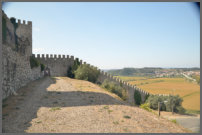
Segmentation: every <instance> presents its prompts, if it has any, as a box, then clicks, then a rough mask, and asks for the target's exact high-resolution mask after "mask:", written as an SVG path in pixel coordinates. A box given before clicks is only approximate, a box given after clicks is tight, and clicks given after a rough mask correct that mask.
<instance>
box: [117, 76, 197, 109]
mask: <svg viewBox="0 0 202 135" xmlns="http://www.w3.org/2000/svg"><path fill="white" fill-rule="evenodd" d="M117 77H119V78H120V79H122V80H125V81H127V82H129V83H130V84H133V85H136V86H137V87H139V88H141V89H143V90H145V91H147V92H149V93H152V94H174V95H177V94H178V95H179V96H180V97H182V98H183V100H184V101H183V103H182V105H183V107H184V108H186V109H188V110H197V111H198V110H200V86H199V85H198V84H197V83H196V82H190V81H187V80H186V79H185V78H147V77H125V76H117Z"/></svg>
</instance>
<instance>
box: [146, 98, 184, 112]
mask: <svg viewBox="0 0 202 135" xmlns="http://www.w3.org/2000/svg"><path fill="white" fill-rule="evenodd" d="M182 101H183V99H182V98H181V97H179V95H177V96H173V95H169V96H159V95H150V96H149V97H148V99H147V100H146V103H148V104H149V107H150V108H151V109H154V110H157V109H158V102H160V103H161V110H162V111H168V112H172V109H173V112H176V113H182V114H183V113H185V109H184V108H183V107H182Z"/></svg>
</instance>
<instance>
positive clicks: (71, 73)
mask: <svg viewBox="0 0 202 135" xmlns="http://www.w3.org/2000/svg"><path fill="white" fill-rule="evenodd" d="M80 64H81V63H80V62H79V59H78V58H76V59H75V60H74V64H73V65H72V66H70V67H69V69H68V71H67V76H68V77H70V78H75V71H76V70H77V69H78V67H79V66H80Z"/></svg>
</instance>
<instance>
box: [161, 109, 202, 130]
mask: <svg viewBox="0 0 202 135" xmlns="http://www.w3.org/2000/svg"><path fill="white" fill-rule="evenodd" d="M161 115H162V117H164V118H166V119H169V120H176V122H177V123H178V124H180V125H182V126H183V127H185V128H187V129H189V130H191V131H193V132H194V133H200V115H199V114H197V115H180V114H176V113H174V114H173V115H172V113H171V112H163V111H162V112H161Z"/></svg>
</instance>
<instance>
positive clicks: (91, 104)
mask: <svg viewBox="0 0 202 135" xmlns="http://www.w3.org/2000/svg"><path fill="white" fill-rule="evenodd" d="M2 126H3V127H2V128H3V132H4V133H22V132H27V133H81V132H85V133H170V132H172V133H181V132H188V131H187V130H185V129H184V128H182V127H181V126H179V125H176V124H174V123H172V122H170V121H168V120H166V119H164V118H159V117H158V116H156V115H155V114H153V113H150V112H147V111H145V110H142V109H140V108H138V107H135V106H130V105H129V104H126V103H125V102H123V101H122V100H120V98H119V97H117V96H116V95H114V94H112V93H109V92H107V91H105V90H103V89H102V88H100V87H99V86H97V85H95V84H92V83H90V82H87V81H82V80H75V79H70V78H67V77H57V78H56V79H52V78H49V77H46V78H43V79H40V80H36V81H34V82H32V83H30V84H29V85H27V86H26V87H23V88H21V89H20V90H19V91H18V95H17V96H11V97H9V98H8V99H7V100H6V101H5V102H4V104H3V120H2Z"/></svg>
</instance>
